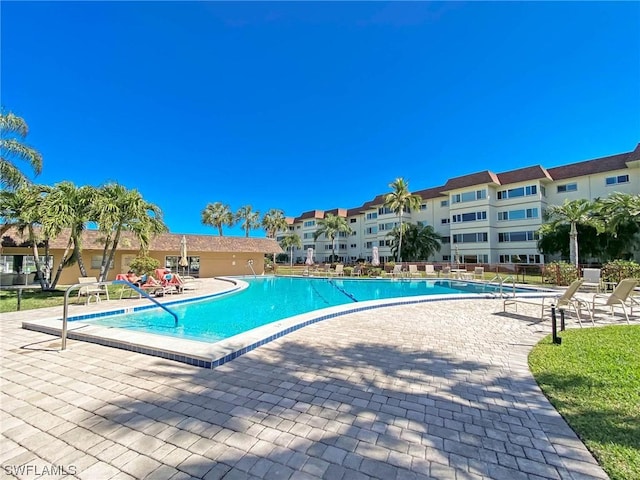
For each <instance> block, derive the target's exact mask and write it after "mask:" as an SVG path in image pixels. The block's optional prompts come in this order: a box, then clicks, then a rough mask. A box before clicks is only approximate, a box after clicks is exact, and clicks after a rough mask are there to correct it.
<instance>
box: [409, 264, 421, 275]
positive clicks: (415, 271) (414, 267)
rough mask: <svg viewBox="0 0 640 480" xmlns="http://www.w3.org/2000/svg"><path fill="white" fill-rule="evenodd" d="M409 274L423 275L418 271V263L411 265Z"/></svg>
mask: <svg viewBox="0 0 640 480" xmlns="http://www.w3.org/2000/svg"><path fill="white" fill-rule="evenodd" d="M409 276H410V277H421V276H422V275H421V274H420V272H419V271H418V266H417V265H409Z"/></svg>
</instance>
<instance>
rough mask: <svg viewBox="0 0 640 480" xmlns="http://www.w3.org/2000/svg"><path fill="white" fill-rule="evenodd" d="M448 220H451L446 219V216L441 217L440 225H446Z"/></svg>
mask: <svg viewBox="0 0 640 480" xmlns="http://www.w3.org/2000/svg"><path fill="white" fill-rule="evenodd" d="M449 222H451V220H450V219H448V218H441V219H440V223H441V224H442V225H446V224H448V223H449Z"/></svg>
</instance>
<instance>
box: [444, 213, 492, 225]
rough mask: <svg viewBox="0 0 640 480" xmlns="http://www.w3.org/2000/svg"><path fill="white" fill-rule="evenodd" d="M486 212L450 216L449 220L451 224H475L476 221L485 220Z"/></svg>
mask: <svg viewBox="0 0 640 480" xmlns="http://www.w3.org/2000/svg"><path fill="white" fill-rule="evenodd" d="M486 219H487V212H486V211H485V212H470V213H462V214H457V215H452V216H451V220H452V221H453V223H460V222H475V221H476V220H486Z"/></svg>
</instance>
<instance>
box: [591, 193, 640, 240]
mask: <svg viewBox="0 0 640 480" xmlns="http://www.w3.org/2000/svg"><path fill="white" fill-rule="evenodd" d="M595 206H596V210H597V212H598V213H599V215H600V217H601V218H602V219H603V221H605V222H606V228H607V230H609V231H610V232H611V233H613V234H614V235H616V233H617V230H618V229H619V228H620V227H621V226H628V225H635V226H636V228H637V229H638V230H640V194H636V195H632V194H630V193H621V192H614V193H612V194H611V195H609V196H608V197H606V198H602V199H597V200H596V202H595Z"/></svg>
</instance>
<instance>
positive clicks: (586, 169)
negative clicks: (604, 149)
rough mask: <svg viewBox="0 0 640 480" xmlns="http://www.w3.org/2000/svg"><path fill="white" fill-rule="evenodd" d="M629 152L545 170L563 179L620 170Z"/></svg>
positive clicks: (623, 166)
mask: <svg viewBox="0 0 640 480" xmlns="http://www.w3.org/2000/svg"><path fill="white" fill-rule="evenodd" d="M630 153H634V152H627V153H620V154H618V155H611V156H610V157H603V158H596V159H594V160H587V161H585V162H578V163H571V164H569V165H562V166H560V167H554V168H549V169H547V171H548V172H549V175H551V178H553V179H554V180H564V179H566V178H575V177H582V176H584V175H593V174H595V173H603V172H610V171H612V170H622V169H626V168H627V164H626V160H627V158H628V157H629V156H630Z"/></svg>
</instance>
